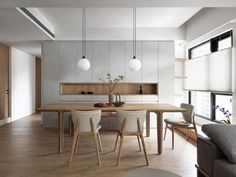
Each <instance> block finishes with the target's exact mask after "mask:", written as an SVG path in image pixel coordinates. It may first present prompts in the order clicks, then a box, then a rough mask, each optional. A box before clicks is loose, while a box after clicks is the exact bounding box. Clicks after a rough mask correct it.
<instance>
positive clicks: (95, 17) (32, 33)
mask: <svg viewBox="0 0 236 177" xmlns="http://www.w3.org/2000/svg"><path fill="white" fill-rule="evenodd" d="M200 9H201V8H199V7H195V8H193V7H189V8H183V7H182V8H137V29H138V28H151V29H154V28H163V29H165V28H179V27H180V26H181V25H182V24H184V23H185V22H186V21H187V20H188V19H190V18H191V17H192V16H193V15H195V14H196V13H197V12H198V11H199V10H200ZM38 10H39V11H40V12H41V13H42V15H43V16H44V17H45V18H46V19H47V20H48V21H49V22H50V23H51V24H52V25H53V26H54V28H55V40H80V39H81V8H38ZM132 13H133V10H132V8H86V19H87V20H86V22H87V23H86V26H87V29H93V30H92V32H91V33H93V34H94V32H96V31H99V30H100V31H105V30H104V29H106V30H107V31H113V33H119V31H118V30H117V29H118V28H120V29H125V30H123V32H120V33H127V34H125V35H126V36H130V37H131V39H132V25H133V14H132ZM0 24H1V25H0V42H1V43H4V44H7V45H10V46H14V47H16V48H18V49H21V50H23V51H26V52H28V53H30V54H32V55H35V56H40V55H41V41H44V40H51V38H50V37H49V36H48V35H47V34H46V33H45V32H44V31H42V30H41V29H40V28H38V26H36V25H35V24H34V23H32V22H31V21H30V20H29V19H27V18H26V17H25V16H24V15H22V14H21V13H20V12H19V11H18V10H17V9H16V8H0ZM87 35H89V34H87ZM95 35H99V34H95ZM111 35H112V34H111ZM118 35H119V34H118ZM121 35H122V34H121ZM125 35H124V36H125ZM126 36H125V37H126ZM93 37H94V35H93ZM125 37H124V38H125ZM95 38H96V37H95Z"/></svg>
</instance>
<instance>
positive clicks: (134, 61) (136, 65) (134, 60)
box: [129, 8, 141, 71]
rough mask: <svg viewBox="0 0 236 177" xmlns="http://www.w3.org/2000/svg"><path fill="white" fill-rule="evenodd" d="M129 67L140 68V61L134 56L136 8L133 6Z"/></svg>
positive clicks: (133, 69)
mask: <svg viewBox="0 0 236 177" xmlns="http://www.w3.org/2000/svg"><path fill="white" fill-rule="evenodd" d="M129 68H130V69H131V70H132V71H138V70H140V68H141V62H140V60H139V59H137V58H136V8H133V58H132V59H131V60H130V62H129Z"/></svg>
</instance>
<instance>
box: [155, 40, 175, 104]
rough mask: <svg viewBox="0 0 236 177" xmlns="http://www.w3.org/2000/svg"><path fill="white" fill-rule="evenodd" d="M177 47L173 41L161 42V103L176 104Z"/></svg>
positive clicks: (159, 85)
mask: <svg viewBox="0 0 236 177" xmlns="http://www.w3.org/2000/svg"><path fill="white" fill-rule="evenodd" d="M174 74H175V47H174V42H173V41H163V42H159V84H158V87H159V101H160V102H164V103H170V104H173V103H174V92H175V85H174V81H175V79H174Z"/></svg>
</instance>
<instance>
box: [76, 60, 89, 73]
mask: <svg viewBox="0 0 236 177" xmlns="http://www.w3.org/2000/svg"><path fill="white" fill-rule="evenodd" d="M77 67H78V68H79V69H81V70H83V71H87V70H89V68H90V62H89V60H88V59H86V58H82V59H80V60H79V61H78V63H77Z"/></svg>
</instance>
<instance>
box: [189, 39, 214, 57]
mask: <svg viewBox="0 0 236 177" xmlns="http://www.w3.org/2000/svg"><path fill="white" fill-rule="evenodd" d="M210 53H211V46H210V42H207V43H204V44H201V45H200V46H198V47H196V48H194V49H193V50H192V53H191V56H192V58H197V57H200V56H204V55H207V54H210Z"/></svg>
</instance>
